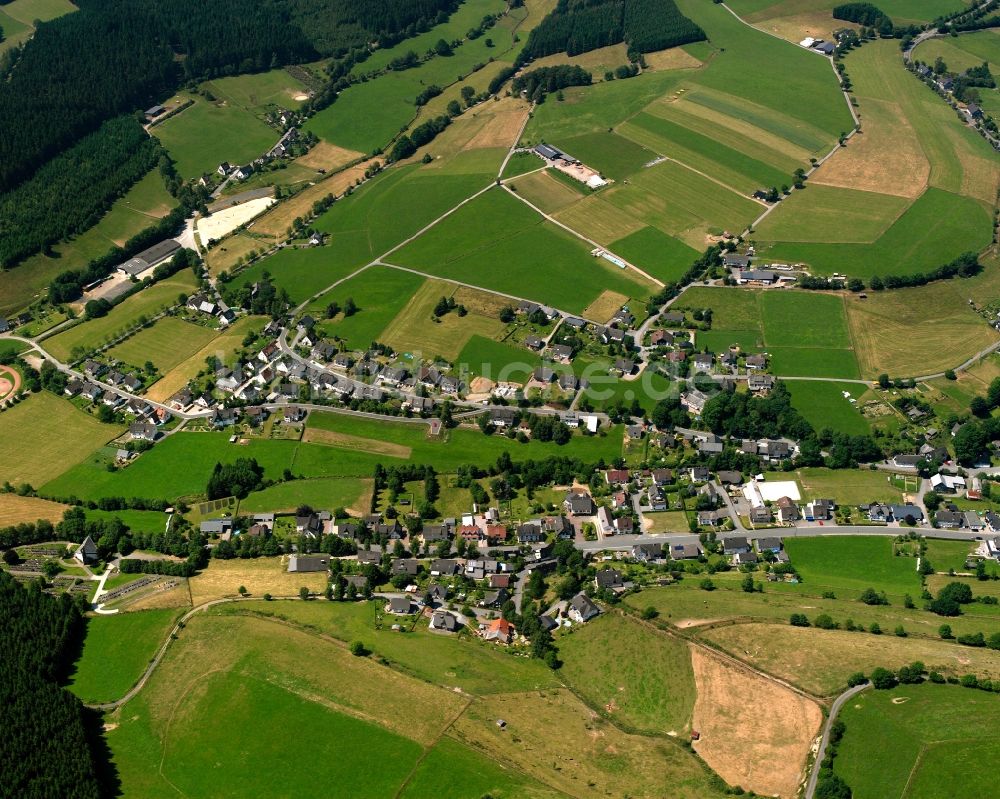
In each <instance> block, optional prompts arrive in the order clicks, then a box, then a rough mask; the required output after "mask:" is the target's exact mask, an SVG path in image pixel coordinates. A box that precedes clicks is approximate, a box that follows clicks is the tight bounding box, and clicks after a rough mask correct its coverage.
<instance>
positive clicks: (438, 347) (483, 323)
mask: <svg viewBox="0 0 1000 799" xmlns="http://www.w3.org/2000/svg"><path fill="white" fill-rule="evenodd" d="M441 297H448V298H451V299H454V301H455V302H456V303H459V304H461V305H465V303H466V302H467V301H468V302H470V303H471V304H472V305H473V306H474V307H475V308H477V309H481V310H484V311H486V314H482V313H478V312H477V311H476V310H472V309H470V312H469V313H467V314H466V315H465V316H459V315H458V313H457V312H456V311H452V312H450V313H447V314H445V315H444V316H443V317H435V316H434V315H433V312H434V306H435V305H436V304H437V303H438V302H439V301H440V299H441ZM506 304H508V303H507V302H506V301H503V299H502V298H500V297H497V296H496V295H494V294H488V293H487V292H482V291H478V290H476V289H469V288H465V287H458V286H456V285H455V284H454V283H449V282H446V281H443V280H427V281H425V282H424V283H423V285H422V286H420V288H418V289H417V290H416V292H415V293H413V294H412V296H411V297H410V300H409V302H408V303H407V304H406V306H405V307H404V308H403V309H402V310H400V312H399V313H398V314H397V315H396V317H395V318H394V319H393V320H392V321H391V322H389V324H388V325H387V326H386V327H385V329H384V330H383V331H382V333H381V334H380V335H379V337H378V340H379V341H382V342H384V343H386V344H388V345H389V346H391V347H392V348H393V349H395V350H396V351H397V352H409V353H417V354H422V355H424V356H431V357H433V356H437V355H440V356H441V357H443V358H446V359H447V360H449V361H453V360H454V359H455V358H457V357H458V355H459V353H460V352H461V351H462V348H463V347H464V346H465V344H466V342H468V340H469V339H470V338H472V336H474V335H478V336H483V337H485V338H496V337H498V336H499V335H500V334H501V333H502V332H503V331H504V329H505V327H506V325H504V323H503V322H501V321H500V319H499V316H498V315H499V312H500V309H501V308H502V307H503V306H504V305H506ZM497 306H499V307H497ZM465 307H466V308H467V309H469V306H468V305H465ZM487 314H488V315H487Z"/></svg>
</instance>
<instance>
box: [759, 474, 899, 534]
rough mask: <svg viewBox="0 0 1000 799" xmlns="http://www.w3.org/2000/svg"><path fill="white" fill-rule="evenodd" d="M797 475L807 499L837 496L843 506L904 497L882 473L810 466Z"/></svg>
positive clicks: (897, 501) (895, 501) (890, 500)
mask: <svg viewBox="0 0 1000 799" xmlns="http://www.w3.org/2000/svg"><path fill="white" fill-rule="evenodd" d="M795 476H796V477H797V478H798V481H799V486H800V487H801V489H802V497H803V499H833V500H836V502H837V504H838V505H841V506H852V505H864V504H868V503H871V502H885V503H899V502H901V501H902V499H903V497H902V494H901V493H900V490H899V489H898V488H896V487H895V486H894V485H893V484H892V482H891V481H890V480H889V479H887V478H888V475H886V474H884V473H882V472H872V471H865V470H862V469H827V468H824V467H806V468H803V469H797V470H796V471H795ZM778 479H781V478H780V477H779V478H778ZM869 546H870V545H869Z"/></svg>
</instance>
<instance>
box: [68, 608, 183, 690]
mask: <svg viewBox="0 0 1000 799" xmlns="http://www.w3.org/2000/svg"><path fill="white" fill-rule="evenodd" d="M179 615H180V611H179V610H178V609H177V608H164V609H161V610H140V611H136V612H134V613H116V614H115V615H113V616H93V617H91V618H89V619H87V635H86V638H85V639H84V642H83V652H82V654H81V655H80V659H79V660H78V661H77V662H76V667H75V671H74V672H73V674H72V675H71V677H70V690H71V691H72V692H73V693H74V694H76V695H77V696H78V697H80V699H82V700H83V701H84V702H110V701H113V700H115V699H120V698H121V697H122V696H124V695H125V693H126V692H127V691H128V689H129V688H131V687H132V686H133V685H134V684H135V682H136V680H138V679H139V677H140V676H141V675H142V672H143V670H144V669H145V668H146V666H147V665H148V664H149V661H150V660H152V658H153V655H155V654H156V651H157V650H158V649H159V648H160V646H162V644H163V641H164V640H165V639H166V636H167V633H168V632H170V628H171V627H172V626H173V624H174V622H175V621H176V620H177V617H178V616H179Z"/></svg>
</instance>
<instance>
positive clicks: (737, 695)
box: [691, 648, 823, 796]
mask: <svg viewBox="0 0 1000 799" xmlns="http://www.w3.org/2000/svg"><path fill="white" fill-rule="evenodd" d="M691 664H692V667H693V670H694V680H695V686H696V688H697V700H696V701H695V705H694V718H693V722H692V724H693V726H694V728H695V729H696V730H698V732H700V733H701V737H700V738H699V740H698V741H697V742H696V743H695V744H694V749H695V751H696V752H697V753H698V754H699V755H700V756H701V757H702V758H703V759H704V760H705V762H706V763H708V765H709V766H711V767H712V769H713V770H714V771H716V772H718V774H719V775H720V776H721V777H722V778H723V779H724V780H726V781H727V782H729V783H731V784H735V785H740V786H742V787H743V788H744V789H747V790H752V791H755V792H757V793H760V794H763V795H765V796H794V795H795V793H796V791H797V789H798V786H799V783H800V782H801V781H802V778H803V774H804V771H805V768H806V765H807V762H808V758H809V747H810V745H811V744H812V740H813V738H814V736H815V735H816V733H817V732H818V731H819V727H820V724H821V722H822V720H823V713H822V711H821V710H820V707H819V705H818V704H817V703H816V702H814V701H811V700H809V699H806V698H805V697H803V696H800V695H799V694H796V693H794V692H793V691H791V690H789V689H788V688H786V687H784V686H782V685H778V684H777V683H774V682H771V681H770V680H767V679H764V678H762V677H761V676H759V675H757V674H754V673H753V672H751V671H748V670H745V669H742V668H739V667H737V666H735V665H733V664H732V663H730V662H728V661H724V660H722V659H720V658H718V657H716V656H714V655H710V654H708V653H707V652H705V651H704V650H702V649H697V648H694V649H692V650H691ZM746 696H753V697H756V699H757V700H758V702H760V706H762V707H766V708H767V712H766V713H761V712H760V711H759V707H760V706H755V704H754V703H750V702H745V701H744V697H746ZM762 763H767V764H768V767H767V768H765V769H761V768H760V764H762Z"/></svg>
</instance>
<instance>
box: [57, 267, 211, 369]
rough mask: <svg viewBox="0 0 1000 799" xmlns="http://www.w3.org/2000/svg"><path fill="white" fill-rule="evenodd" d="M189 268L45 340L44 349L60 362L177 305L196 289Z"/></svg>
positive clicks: (97, 345) (99, 344)
mask: <svg viewBox="0 0 1000 799" xmlns="http://www.w3.org/2000/svg"><path fill="white" fill-rule="evenodd" d="M197 285H198V284H197V282H196V281H195V277H194V275H193V274H192V272H191V271H190V270H189V269H185V270H183V271H181V272H178V273H177V274H176V275H173V276H172V277H169V278H167V279H166V280H161V281H159V282H158V283H154V284H153V285H152V286H149V287H148V288H145V289H143V290H142V291H140V292H139V293H137V294H134V295H132V296H131V297H129V298H128V299H126V300H124V301H123V302H122V303H120V304H119V305H116V306H115V307H114V308H112V309H111V311H110V312H108V314H107V316H102V317H100V318H98V319H91V320H89V321H85V322H81V323H80V324H78V325H76V326H75V327H71V328H69V329H68V330H65V331H63V332H62V333H57V334H56V335H54V336H52V337H51V338H48V339H46V340H45V348H46V349H47V350H48V351H49V352H50V353H52V354H53V355H54V356H55V357H56V358H58V359H59V360H61V361H69V360H72V359H73V358H74V357H76V356H77V355H78V354H79V353H83V352H87V351H89V350H92V349H94V348H96V347H99V346H101V345H102V344H104V343H106V342H107V341H109V340H110V339H112V338H114V337H115V336H116V335H117V334H118V333H121V332H123V331H124V330H126V329H129V328H131V327H133V326H135V325H136V324H137V323H138V321H139V319H140V318H141V317H146V318H150V317H152V316H155V315H156V314H158V313H160V312H161V311H164V310H166V309H167V308H171V307H173V306H174V305H176V304H177V300H178V297H179V296H180V295H181V294H190V293H192V292H194V290H195V289H196V288H197Z"/></svg>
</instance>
